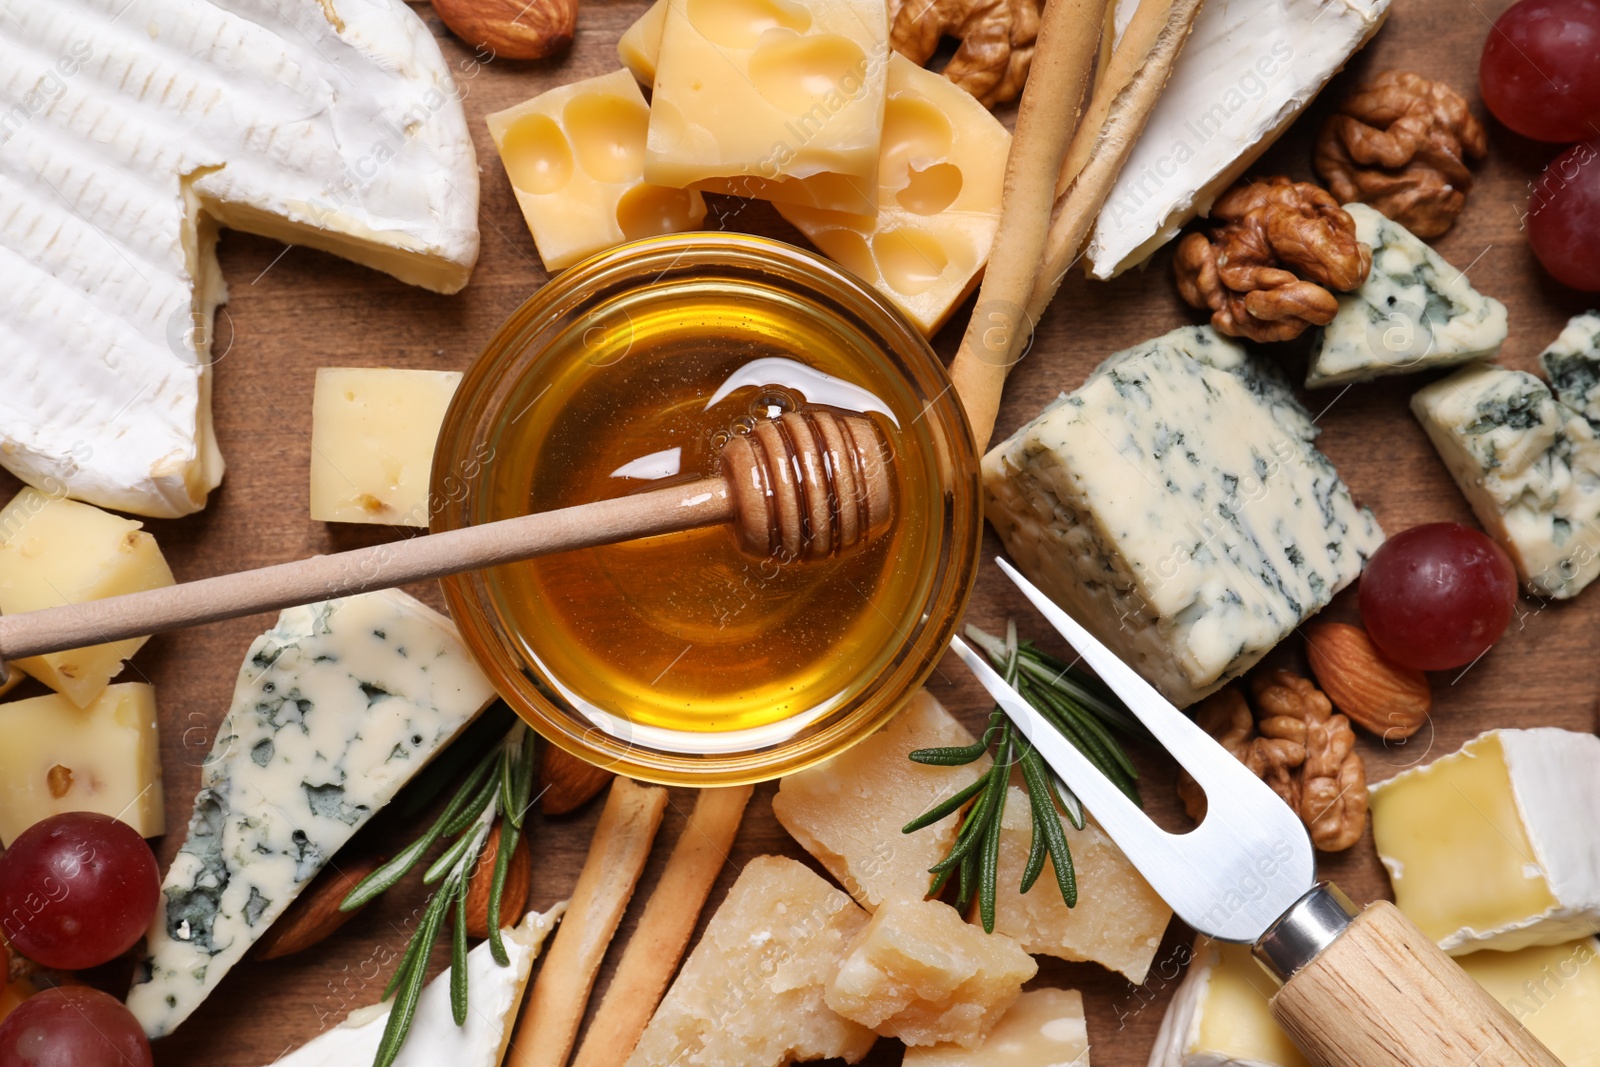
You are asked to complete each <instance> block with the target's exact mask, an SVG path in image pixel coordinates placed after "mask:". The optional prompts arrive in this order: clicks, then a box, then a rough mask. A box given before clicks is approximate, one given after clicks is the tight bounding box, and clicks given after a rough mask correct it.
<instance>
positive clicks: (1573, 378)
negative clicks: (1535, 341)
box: [1539, 311, 1600, 428]
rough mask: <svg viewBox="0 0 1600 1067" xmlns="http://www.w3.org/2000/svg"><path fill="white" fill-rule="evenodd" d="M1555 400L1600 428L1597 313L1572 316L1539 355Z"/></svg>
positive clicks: (1599, 319) (1599, 327)
mask: <svg viewBox="0 0 1600 1067" xmlns="http://www.w3.org/2000/svg"><path fill="white" fill-rule="evenodd" d="M1539 366H1540V367H1542V368H1544V374H1545V377H1546V378H1549V379H1550V387H1551V388H1552V389H1554V390H1555V394H1556V399H1557V400H1559V401H1561V402H1562V403H1563V404H1565V405H1566V406H1567V407H1569V408H1571V409H1572V410H1573V411H1576V412H1577V413H1578V414H1580V415H1582V416H1583V417H1584V418H1586V419H1588V420H1589V425H1591V426H1594V427H1596V428H1600V311H1586V312H1584V313H1583V314H1582V315H1574V316H1573V317H1572V319H1571V321H1569V322H1568V323H1567V325H1566V328H1565V329H1564V330H1562V331H1561V336H1559V337H1557V338H1556V339H1555V340H1554V341H1552V342H1551V343H1550V347H1548V348H1546V349H1545V350H1544V351H1543V352H1541V353H1539Z"/></svg>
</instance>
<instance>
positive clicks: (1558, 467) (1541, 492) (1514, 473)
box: [1411, 365, 1600, 600]
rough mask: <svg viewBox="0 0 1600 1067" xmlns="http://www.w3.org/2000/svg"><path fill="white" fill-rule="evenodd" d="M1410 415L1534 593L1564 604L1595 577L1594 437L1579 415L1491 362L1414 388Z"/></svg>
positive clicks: (1599, 500)
mask: <svg viewBox="0 0 1600 1067" xmlns="http://www.w3.org/2000/svg"><path fill="white" fill-rule="evenodd" d="M1411 411H1412V413H1413V414H1415V415H1416V417H1417V421H1418V422H1420V423H1421V424H1422V428H1423V429H1424V430H1426V431H1427V432H1428V437H1429V439H1430V440H1432V441H1433V447H1434V448H1435V449H1436V450H1437V451H1438V453H1439V458H1440V459H1442V460H1444V463H1445V466H1446V467H1448V468H1449V469H1450V473H1451V475H1453V476H1454V478H1455V480H1456V485H1457V486H1459V487H1460V489H1461V493H1462V495H1463V496H1465V497H1466V498H1467V503H1469V504H1471V505H1472V510H1473V513H1474V514H1476V515H1477V516H1478V521H1479V522H1481V523H1483V525H1484V528H1485V529H1486V530H1488V531H1489V534H1490V535H1491V536H1492V537H1494V539H1495V540H1496V541H1498V542H1500V544H1501V546H1502V547H1503V548H1505V550H1506V552H1507V553H1508V554H1509V555H1510V556H1511V561H1512V563H1514V564H1515V565H1516V568H1517V575H1518V577H1519V578H1521V579H1522V582H1523V584H1524V585H1526V586H1527V588H1528V590H1529V591H1530V592H1532V593H1533V594H1534V595H1536V596H1541V597H1550V598H1553V599H1556V600H1565V599H1567V598H1569V597H1574V596H1577V595H1578V594H1579V593H1580V592H1582V591H1583V589H1584V587H1585V586H1587V585H1588V584H1589V583H1590V582H1592V581H1594V579H1595V578H1596V576H1600V440H1597V438H1596V431H1595V427H1594V426H1593V425H1592V424H1591V423H1590V422H1589V421H1588V420H1587V419H1586V418H1584V416H1582V415H1581V414H1579V413H1578V412H1576V411H1574V410H1572V409H1571V408H1569V407H1567V406H1566V405H1565V404H1562V403H1561V402H1560V401H1558V400H1557V399H1556V398H1555V397H1554V396H1552V395H1551V393H1550V389H1549V387H1548V386H1546V385H1545V383H1544V382H1541V381H1540V380H1539V379H1537V378H1535V377H1534V376H1533V375H1531V374H1524V373H1523V372H1522V371H1514V370H1507V369H1506V368H1504V367H1497V366H1489V365H1485V366H1477V367H1468V368H1466V369H1465V370H1461V371H1458V372H1456V373H1455V374H1453V375H1451V376H1450V377H1448V378H1445V379H1443V380H1442V381H1437V382H1434V383H1433V384H1432V385H1429V386H1427V387H1425V388H1423V389H1420V390H1418V391H1417V392H1416V393H1415V394H1414V395H1413V396H1412V398H1411Z"/></svg>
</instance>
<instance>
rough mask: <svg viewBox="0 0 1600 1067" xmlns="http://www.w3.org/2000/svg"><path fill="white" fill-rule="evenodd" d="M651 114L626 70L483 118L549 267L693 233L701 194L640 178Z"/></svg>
mask: <svg viewBox="0 0 1600 1067" xmlns="http://www.w3.org/2000/svg"><path fill="white" fill-rule="evenodd" d="M649 116H650V110H649V108H648V107H647V106H646V105H645V102H644V94H642V93H641V92H639V86H638V85H637V84H635V82H634V80H633V78H632V77H630V76H629V75H628V72H627V71H622V70H618V71H613V72H612V73H610V74H605V75H601V76H600V77H597V78H587V79H585V80H583V81H578V82H573V83H572V84H570V85H563V86H561V87H560V88H559V89H552V90H550V91H549V92H547V93H541V94H540V95H538V96H536V97H534V98H533V99H532V100H528V101H526V102H524V103H521V104H518V105H516V106H515V107H511V108H507V109H506V110H504V111H497V112H495V113H494V114H492V115H490V116H489V117H488V119H487V122H488V124H489V134H490V136H492V137H493V138H494V144H495V148H496V149H498V150H499V152H500V162H501V163H503V164H504V165H505V168H506V175H507V176H508V177H509V178H510V179H511V187H512V189H513V190H514V191H515V192H516V194H517V203H518V204H519V205H520V206H521V207H522V216H523V218H524V219H526V220H527V222H528V229H529V230H530V231H532V233H533V243H534V244H535V245H537V246H538V249H539V258H540V259H542V260H543V261H544V265H545V267H546V268H547V269H549V270H560V269H562V268H564V267H569V266H571V265H572V264H574V263H576V262H577V261H578V260H580V259H583V258H584V257H585V256H589V255H593V254H594V253H596V252H600V251H604V250H605V249H607V248H610V247H612V246H613V245H618V244H621V243H622V242H623V241H632V240H636V239H638V238H641V237H654V236H656V235H658V234H664V233H676V232H678V231H680V230H692V229H694V228H696V227H697V226H699V225H700V223H701V222H702V221H703V220H704V219H705V216H706V205H705V200H704V199H703V198H702V197H701V196H700V194H699V193H697V192H693V191H689V190H684V189H679V188H666V187H664V186H661V185H654V184H651V183H649V182H646V181H645V180H644V155H645V131H646V127H647V124H648V122H649Z"/></svg>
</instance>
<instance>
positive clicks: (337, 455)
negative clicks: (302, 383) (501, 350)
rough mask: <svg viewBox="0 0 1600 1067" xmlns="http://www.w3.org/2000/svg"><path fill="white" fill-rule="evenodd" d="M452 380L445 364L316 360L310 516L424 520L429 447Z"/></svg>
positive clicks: (457, 377) (396, 522)
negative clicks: (327, 363)
mask: <svg viewBox="0 0 1600 1067" xmlns="http://www.w3.org/2000/svg"><path fill="white" fill-rule="evenodd" d="M460 382H461V372H460V371H453V370H394V369H389V368H361V367H321V368H319V369H318V370H317V384H316V391H315V392H314V393H313V395H312V400H311V517H312V518H313V519H316V520H317V521H318V522H377V523H387V524H389V525H392V526H423V527H426V526H427V525H428V521H429V520H430V519H431V518H432V517H433V512H432V510H431V509H430V507H429V505H428V484H429V479H430V476H431V474H432V472H433V449H434V445H435V443H436V442H437V441H438V439H439V426H440V424H441V423H443V422H444V413H445V409H446V408H448V407H449V406H450V398H451V397H452V396H454V395H455V391H456V386H457V385H459V384H460ZM466 473H467V472H463V477H464V476H465V474H466Z"/></svg>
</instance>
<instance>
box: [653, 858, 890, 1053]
mask: <svg viewBox="0 0 1600 1067" xmlns="http://www.w3.org/2000/svg"><path fill="white" fill-rule="evenodd" d="M866 924H867V913H866V912H864V911H862V910H861V909H860V908H858V907H857V906H856V905H855V904H854V903H853V902H851V900H850V898H849V897H847V896H845V895H844V894H843V893H841V892H839V891H838V890H837V889H835V888H833V887H832V886H831V885H829V884H828V883H827V882H825V881H823V880H822V878H820V877H819V876H817V875H816V874H814V873H813V872H812V871H811V870H810V869H809V868H808V867H805V866H803V865H802V864H799V863H796V862H795V861H794V860H791V859H784V858H782V857H780V856H758V857H757V858H755V859H753V860H751V861H750V862H749V863H748V864H746V865H745V868H744V871H743V872H742V873H741V874H740V875H739V880H738V881H736V882H734V883H733V888H731V889H729V890H728V897H727V899H726V900H724V901H723V902H722V906H721V907H719V908H718V909H717V912H716V914H715V915H713V916H712V917H711V922H710V923H709V924H708V925H707V926H706V932H705V935H704V936H703V937H701V938H700V943H699V944H697V945H696V946H695V947H694V951H693V952H691V953H690V954H689V958H688V959H687V960H685V961H684V964H683V968H682V969H681V970H680V971H679V972H678V977H677V979H676V980H674V981H673V983H672V988H670V989H668V990H667V995H666V996H665V997H664V998H663V999H662V1001H661V1005H660V1007H658V1008H657V1009H656V1013H655V1016H654V1017H653V1018H652V1019H651V1020H650V1025H649V1026H647V1027H645V1031H644V1034H643V1035H642V1036H641V1037H640V1038H639V1044H638V1045H637V1046H635V1048H634V1050H633V1055H632V1056H630V1057H629V1058H628V1067H727V1065H729V1064H739V1065H740V1067H782V1065H783V1064H786V1063H791V1062H794V1061H803V1060H821V1059H827V1058H829V1057H833V1056H838V1057H840V1058H842V1059H844V1060H845V1061H846V1062H847V1063H855V1062H856V1061H857V1060H859V1059H861V1058H862V1057H863V1056H865V1055H866V1054H867V1050H868V1049H870V1048H871V1047H872V1043H873V1041H875V1040H876V1039H877V1035H876V1034H874V1033H873V1032H872V1031H871V1030H869V1029H867V1028H866V1027H865V1026H862V1025H860V1024H859V1023H854V1022H851V1021H850V1020H848V1019H844V1018H841V1017H840V1016H839V1015H837V1014H835V1013H834V1012H833V1010H832V1009H831V1008H829V1007H828V1006H827V1004H826V1003H825V1002H824V1000H823V987H824V986H825V985H826V983H827V981H828V979H829V978H830V977H831V976H832V974H833V972H834V970H835V969H836V968H837V967H838V964H839V960H840V959H841V958H843V956H844V952H845V947H846V945H848V944H849V943H850V941H851V939H852V938H854V937H855V935H856V934H857V933H858V932H859V931H860V930H861V928H862V927H864V926H866Z"/></svg>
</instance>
